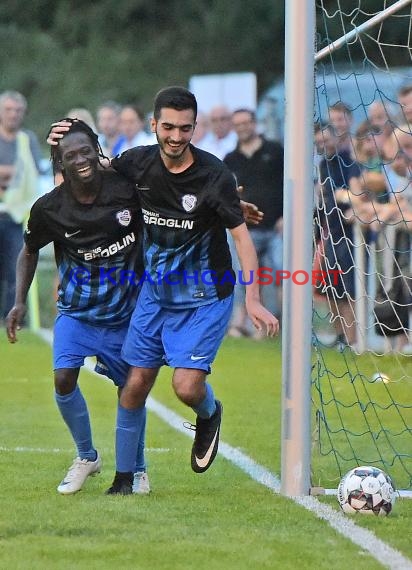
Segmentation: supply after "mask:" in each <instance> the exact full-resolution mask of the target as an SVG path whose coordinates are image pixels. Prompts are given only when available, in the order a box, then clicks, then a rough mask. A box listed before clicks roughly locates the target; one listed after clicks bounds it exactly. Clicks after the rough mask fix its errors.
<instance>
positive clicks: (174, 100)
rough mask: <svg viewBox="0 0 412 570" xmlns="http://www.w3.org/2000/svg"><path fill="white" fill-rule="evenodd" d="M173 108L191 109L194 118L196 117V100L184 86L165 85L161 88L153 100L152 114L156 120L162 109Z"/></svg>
mask: <svg viewBox="0 0 412 570" xmlns="http://www.w3.org/2000/svg"><path fill="white" fill-rule="evenodd" d="M165 108H167V109H175V110H176V111H185V110H186V109H191V110H192V111H193V114H194V120H196V117H197V101H196V97H195V96H194V95H193V93H191V92H190V91H189V90H188V89H185V88H184V87H166V88H165V89H161V90H160V91H159V92H158V93H157V95H156V97H155V100H154V110H153V115H154V118H155V119H156V120H158V119H159V117H160V112H161V110H162V109H165Z"/></svg>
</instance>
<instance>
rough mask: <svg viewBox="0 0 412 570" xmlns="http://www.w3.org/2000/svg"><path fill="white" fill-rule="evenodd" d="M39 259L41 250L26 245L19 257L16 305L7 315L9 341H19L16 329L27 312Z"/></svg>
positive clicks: (18, 328) (19, 326)
mask: <svg viewBox="0 0 412 570" xmlns="http://www.w3.org/2000/svg"><path fill="white" fill-rule="evenodd" d="M38 261H39V252H38V251H37V252H34V253H33V252H30V251H29V249H28V247H27V246H26V245H24V246H23V247H22V249H21V251H20V253H19V256H18V258H17V265H16V272H17V278H16V297H15V301H14V306H13V307H12V308H11V309H10V311H9V314H8V315H7V317H6V330H7V338H8V339H9V342H11V343H15V342H16V341H17V336H16V331H18V330H20V328H21V325H22V322H23V319H24V316H25V314H26V300H27V294H28V292H29V289H30V285H31V283H32V281H33V277H34V274H35V272H36V268H37V263H38Z"/></svg>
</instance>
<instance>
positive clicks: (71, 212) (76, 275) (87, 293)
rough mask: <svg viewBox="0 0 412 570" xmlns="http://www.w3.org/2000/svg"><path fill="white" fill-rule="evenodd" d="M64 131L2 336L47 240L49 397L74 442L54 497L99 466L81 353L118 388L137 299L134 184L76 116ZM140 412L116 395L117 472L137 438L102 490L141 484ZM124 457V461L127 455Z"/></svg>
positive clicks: (17, 312)
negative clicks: (50, 271)
mask: <svg viewBox="0 0 412 570" xmlns="http://www.w3.org/2000/svg"><path fill="white" fill-rule="evenodd" d="M64 121H65V122H66V123H67V124H68V125H69V129H68V131H67V132H65V133H64V136H63V137H62V138H61V139H60V141H59V144H58V145H57V146H53V147H52V148H51V160H52V164H53V169H54V171H55V172H56V171H57V170H60V171H61V172H62V173H63V183H62V184H60V186H57V187H56V188H55V189H54V190H52V191H51V192H49V193H48V194H46V195H44V196H42V197H41V198H39V199H38V200H37V202H36V203H35V204H34V206H33V207H32V210H31V213H30V218H29V221H28V225H27V229H26V231H25V234H24V240H25V245H24V246H23V249H22V250H21V252H20V255H19V258H18V261H17V289H16V299H15V305H14V307H13V308H12V309H11V311H10V313H9V315H8V317H7V334H8V338H9V341H10V342H12V343H14V342H16V340H17V338H16V331H17V330H18V329H19V328H20V324H21V323H22V320H23V318H24V315H25V312H26V299H27V294H28V290H29V288H30V284H31V282H32V280H33V277H34V273H35V270H36V267H37V263H38V258H39V250H40V249H41V248H42V247H44V246H45V245H47V244H48V243H53V244H54V250H55V258H56V264H57V268H58V273H59V288H58V301H57V309H58V314H57V318H56V322H55V327H54V343H53V358H54V386H55V399H56V403H57V406H58V408H59V410H60V413H61V415H62V418H63V420H64V421H65V423H66V424H67V426H68V428H69V431H70V433H71V435H72V437H73V440H74V442H75V445H76V447H77V454H78V457H76V459H75V460H74V462H73V465H72V466H71V467H70V468H69V470H68V472H67V475H66V476H65V477H64V479H63V480H62V482H61V483H60V484H59V485H58V487H57V490H58V492H59V493H61V494H72V493H76V492H77V491H79V490H80V489H81V488H82V486H83V484H84V482H85V481H86V479H87V477H88V476H90V475H95V474H96V473H99V472H100V469H101V458H100V455H99V454H98V452H97V450H96V449H95V447H94V445H93V440H92V433H91V427H90V420H89V412H88V409H87V404H86V401H85V399H84V397H83V394H82V392H81V390H80V387H79V386H78V382H77V381H78V376H79V371H80V368H81V366H83V364H84V359H85V357H86V356H96V359H97V364H96V371H97V372H99V373H100V374H104V375H106V376H108V377H109V378H110V379H111V380H112V381H113V382H114V384H115V385H116V386H117V387H118V389H119V390H118V391H119V394H120V393H121V389H122V387H123V386H124V384H125V382H126V378H127V373H128V368H129V366H128V365H127V364H126V363H125V362H124V361H123V360H122V358H121V355H120V354H121V348H122V344H123V340H124V338H125V336H126V332H127V328H128V325H129V320H130V317H131V314H132V312H133V309H134V307H135V304H136V299H137V295H138V290H139V287H138V283H139V279H140V276H141V271H142V265H141V264H142V254H141V250H142V248H141V236H142V225H141V213H140V207H139V200H138V197H137V193H136V189H135V186H134V184H132V183H130V182H128V181H127V180H126V179H125V178H123V177H122V176H121V175H119V174H117V173H116V172H114V171H112V170H107V169H106V170H105V169H104V168H103V167H102V165H101V163H100V159H101V158H104V157H103V153H102V150H101V148H100V145H99V143H98V139H97V135H96V133H94V132H93V130H92V129H90V127H89V126H88V125H87V124H86V123H84V122H83V121H81V120H77V119H74V120H72V119H64ZM145 423H146V411H145V408H144V407H140V408H138V409H136V410H128V409H126V408H124V407H122V406H121V405H120V403H119V402H118V408H117V423H116V471H117V472H120V473H121V472H124V471H129V467H127V469H126V468H125V466H124V465H125V462H126V464H127V466H129V465H130V453H133V456H134V458H136V451H135V448H133V450H131V449H130V447H129V446H128V443H127V442H128V437H129V434H130V432H133V433H135V434H136V437H138V439H139V446H138V452H137V458H136V462H135V468H134V478H133V481H132V484H131V485H130V486H122V487H120V488H119V487H116V488H113V487H111V488H110V489H109V490H108V491H107V493H108V494H131V493H132V492H134V493H138V494H146V493H148V492H149V491H150V488H149V481H148V478H147V474H146V465H145V459H144V435H145ZM134 458H132V461H133V460H134Z"/></svg>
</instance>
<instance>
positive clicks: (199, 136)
mask: <svg viewBox="0 0 412 570" xmlns="http://www.w3.org/2000/svg"><path fill="white" fill-rule="evenodd" d="M208 132H209V118H208V116H207V115H206V113H198V114H197V119H196V128H195V132H194V133H193V137H192V144H194V145H195V146H198V147H199V148H200V147H201V146H202V144H203V141H204V139H205V137H206V136H207V134H208Z"/></svg>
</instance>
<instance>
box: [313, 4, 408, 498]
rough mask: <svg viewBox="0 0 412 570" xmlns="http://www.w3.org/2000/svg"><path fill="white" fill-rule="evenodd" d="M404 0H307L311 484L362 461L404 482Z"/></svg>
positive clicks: (328, 481) (403, 485)
mask: <svg viewBox="0 0 412 570" xmlns="http://www.w3.org/2000/svg"><path fill="white" fill-rule="evenodd" d="M411 4H412V3H411V1H402V0H401V1H400V2H394V1H393V0H392V1H386V0H374V1H368V0H359V1H353V0H347V1H345V0H328V1H327V0H317V2H316V21H317V32H316V35H317V48H316V49H317V55H316V70H315V153H316V155H315V173H314V177H315V187H316V208H315V210H316V215H315V222H314V232H313V237H314V252H315V253H314V271H315V272H316V273H314V276H315V277H316V282H315V283H314V303H313V331H314V333H313V347H314V351H313V362H312V364H313V368H312V400H313V407H312V409H313V411H314V413H313V451H312V485H314V486H321V487H324V488H328V487H332V488H336V486H337V485H338V482H339V479H340V478H341V476H342V475H343V474H344V473H345V472H347V471H348V470H349V469H352V468H353V467H355V466H356V465H373V466H376V467H380V468H382V469H384V470H385V471H386V472H387V473H388V474H389V475H390V476H391V477H392V478H393V480H394V482H395V484H396V486H397V488H398V489H404V490H411V489H412V396H411V394H412V335H411V323H412V311H411V310H410V309H411V302H412V293H411V289H412V273H411V267H412V256H411V237H412V183H411V182H412V62H411V47H412V46H411V21H412V7H411ZM405 494H407V493H405Z"/></svg>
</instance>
